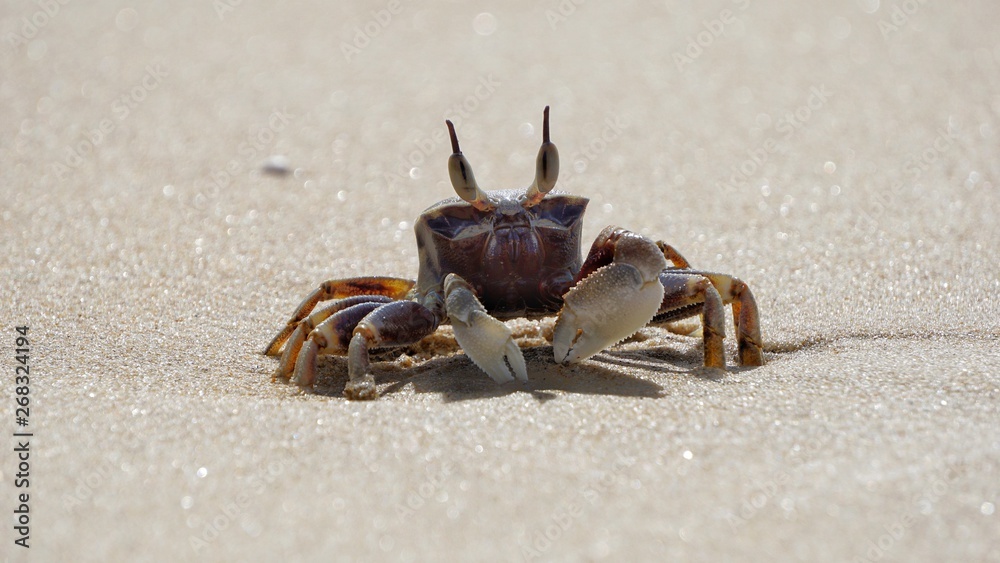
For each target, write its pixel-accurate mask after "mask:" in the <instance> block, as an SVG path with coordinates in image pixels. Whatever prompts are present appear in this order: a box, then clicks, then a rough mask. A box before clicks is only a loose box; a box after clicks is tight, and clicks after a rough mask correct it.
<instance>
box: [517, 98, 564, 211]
mask: <svg viewBox="0 0 1000 563" xmlns="http://www.w3.org/2000/svg"><path fill="white" fill-rule="evenodd" d="M557 178H559V151H558V150H557V149H556V145H555V143H553V142H552V141H550V140H549V106H545V117H544V118H543V120H542V146H541V147H540V148H539V149H538V158H536V159H535V181H534V182H533V183H532V184H531V187H529V188H528V192H527V193H526V194H525V196H524V202H523V204H522V205H523V206H524V207H525V208H528V207H532V206H534V205H538V202H540V201H542V198H544V197H545V194H547V193H549V192H550V191H552V188H554V187H555V186H556V179H557Z"/></svg>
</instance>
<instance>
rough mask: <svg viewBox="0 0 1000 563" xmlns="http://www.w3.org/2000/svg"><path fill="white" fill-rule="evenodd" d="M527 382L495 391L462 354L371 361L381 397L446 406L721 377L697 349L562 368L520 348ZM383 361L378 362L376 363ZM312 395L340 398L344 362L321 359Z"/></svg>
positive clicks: (604, 357) (657, 389) (649, 388)
mask: <svg viewBox="0 0 1000 563" xmlns="http://www.w3.org/2000/svg"><path fill="white" fill-rule="evenodd" d="M522 352H523V354H524V359H525V362H526V363H527V366H528V374H529V377H530V380H529V381H528V382H526V383H522V382H520V381H512V382H510V383H506V384H503V385H498V384H497V383H495V382H494V381H493V380H492V379H490V378H489V377H488V376H487V375H486V374H485V373H484V372H483V371H482V370H480V369H479V368H478V367H476V365H475V364H473V363H472V362H471V361H470V360H469V358H468V357H466V356H465V355H464V354H454V355H450V356H444V357H434V358H430V359H428V360H426V361H423V362H421V363H419V364H418V365H415V366H407V367H402V366H400V365H398V363H397V362H394V361H393V357H392V356H385V357H384V358H379V357H373V358H372V359H373V362H372V371H373V372H374V375H375V383H376V385H377V386H378V392H379V395H380V396H386V395H393V394H397V393H403V392H407V387H410V388H412V390H413V392H416V393H436V394H439V395H441V397H443V398H444V400H445V401H446V402H453V401H466V400H473V399H483V398H491V397H502V396H505V395H510V394H513V393H518V392H526V393H529V394H531V395H532V396H533V397H534V398H535V399H536V400H537V401H539V402H545V401H548V400H551V399H554V398H556V397H558V396H559V395H560V394H561V393H576V394H584V395H607V396H621V397H646V398H657V397H662V396H665V395H666V394H668V392H667V391H666V390H665V388H664V386H662V385H660V384H659V383H657V382H655V381H652V380H650V379H647V378H643V377H636V376H634V375H631V374H630V373H629V372H635V371H641V372H643V373H647V374H648V373H650V372H654V373H656V374H662V376H665V377H666V378H667V379H676V378H682V377H697V378H699V379H703V380H710V381H718V380H721V379H723V378H724V377H725V375H726V371H724V370H719V369H711V368H704V367H702V363H701V362H702V356H701V351H700V349H693V350H688V351H678V350H676V349H673V348H645V349H642V350H611V351H605V352H603V353H601V354H598V355H597V356H594V357H593V358H591V360H589V361H587V362H583V363H580V364H574V365H570V366H564V365H559V364H556V363H555V362H554V361H553V359H552V346H535V347H530V348H523V349H522ZM380 359H381V360H383V361H377V360H380ZM317 368H318V369H317V372H318V373H317V376H318V377H317V380H316V385H315V387H314V388H313V393H314V394H318V395H324V396H331V397H339V396H341V395H342V393H343V390H344V386H345V384H346V383H347V359H346V358H344V357H340V356H321V357H320V358H319V365H318V366H317Z"/></svg>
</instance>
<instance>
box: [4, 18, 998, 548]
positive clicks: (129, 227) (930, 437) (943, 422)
mask: <svg viewBox="0 0 1000 563" xmlns="http://www.w3.org/2000/svg"><path fill="white" fill-rule="evenodd" d="M43 4H46V3H44V2H42V3H39V4H35V3H13V2H8V3H7V5H6V8H5V9H4V10H3V16H2V17H0V36H2V37H3V38H4V41H3V43H2V48H3V54H2V55H0V121H2V124H3V127H4V133H3V134H2V135H0V163H2V166H0V199H2V201H3V203H2V204H0V232H2V241H3V250H4V251H3V253H2V254H0V293H2V295H3V296H4V299H2V300H0V319H2V321H3V323H2V326H3V329H2V330H3V337H2V338H0V342H2V343H3V344H2V347H0V357H2V358H3V360H2V361H0V365H3V366H4V368H3V369H4V371H5V373H6V374H7V375H5V376H4V378H3V391H4V393H3V396H4V397H5V398H6V399H5V405H6V406H4V407H3V408H2V409H0V412H2V413H3V416H2V417H0V420H2V423H0V427H2V428H3V429H4V431H6V432H9V433H10V434H11V437H10V438H9V439H8V440H7V446H5V448H6V452H7V453H5V454H4V455H3V458H2V459H3V462H2V465H0V491H3V493H2V499H0V507H2V509H3V511H4V513H5V514H7V517H6V518H5V520H4V522H6V524H5V525H4V533H3V536H2V537H3V544H2V546H0V559H3V560H10V561H56V560H64V561H65V560H75V561H126V560H127V561H131V560H149V561H174V560H179V559H194V558H201V559H204V560H211V561H238V560H243V561H254V560H261V561H265V560H268V561H273V560H276V559H278V558H282V559H286V560H295V561H299V560H307V561H308V560H315V561H328V560H331V559H333V560H358V561H362V560H363V561H371V560H403V561H430V560H445V559H449V560H467V561H488V560H489V561H492V560H518V559H528V560H532V559H538V560H553V561H580V560H586V561H592V560H608V561H625V560H658V561H662V560H682V561H686V560H690V561H726V560H766V561H774V560H780V561H786V560H803V561H874V560H880V561H914V560H923V561H945V560H947V561H998V560H1000V514H997V504H998V503H1000V500H998V491H1000V485H998V483H1000V424H998V422H1000V417H998V414H997V401H998V398H1000V375H998V374H1000V355H998V354H997V351H996V342H997V338H998V336H1000V307H998V305H997V300H996V296H997V294H998V292H1000V274H998V268H997V263H998V262H1000V222H998V220H997V214H998V212H1000V197H998V187H997V186H998V184H1000V159H998V157H997V154H998V150H997V149H998V136H1000V96H998V94H997V92H998V91H1000V43H998V42H997V38H996V37H997V36H996V33H995V31H996V30H995V24H994V23H993V22H994V21H995V20H996V16H997V15H998V12H997V8H996V6H995V4H993V3H990V2H985V1H982V2H965V3H962V4H961V5H960V6H946V5H943V4H936V3H916V2H898V3H893V2H891V1H887V2H882V3H879V2H878V0H863V1H859V2H846V3H838V4H837V5H834V3H830V4H829V5H827V4H823V5H820V4H819V3H811V4H801V5H800V4H795V5H791V4H788V3H784V2H756V1H754V2H750V1H747V2H741V1H735V2H715V3H711V4H706V5H698V6H689V5H686V4H683V3H679V2H668V3H666V4H663V3H661V4H660V5H657V6H652V5H649V4H639V3H635V4H622V3H615V4H614V5H611V4H607V5H605V4H601V3H591V2H587V3H572V2H569V1H568V0H567V1H564V2H558V3H557V2H555V1H552V2H545V3H541V4H537V3H528V2H519V3H514V4H513V5H508V4H509V3H508V4H505V5H504V6H503V7H493V8H490V7H486V6H472V5H465V4H461V5H459V4H448V5H435V6H417V5H413V4H410V3H408V2H402V1H399V2H397V1H396V0H393V1H392V2H372V3H368V4H352V5H343V6H340V5H338V6H337V7H334V6H333V5H332V4H322V3H302V2H292V3H286V4H282V5H281V6H280V7H261V6H258V5H254V4H251V3H245V2H244V3H240V2H235V1H232V0H220V1H219V2H215V3H214V5H213V4H212V3H207V2H173V3H170V4H169V5H168V6H162V7H160V6H145V5H141V6H133V7H129V6H126V5H123V4H120V3H113V2H88V3H75V2H73V3H65V4H64V3H59V2H50V3H49V4H51V6H48V10H49V12H48V13H46V12H45V8H44V7H43ZM46 5H47V4H46ZM545 105H550V106H551V107H552V110H551V111H552V138H553V140H554V141H555V142H556V144H557V145H558V146H559V149H560V152H561V155H562V162H563V167H562V170H563V171H562V175H561V177H560V181H559V188H561V189H563V190H566V191H570V192H572V193H576V194H579V195H582V196H585V197H588V198H590V200H591V203H590V209H589V212H588V214H587V216H586V219H585V228H584V235H585V240H586V241H590V240H592V239H593V237H594V236H595V235H596V234H597V233H598V232H599V231H600V229H601V228H603V227H604V226H605V225H608V224H618V225H623V226H626V227H628V228H631V229H633V230H635V231H637V232H640V233H642V234H645V235H648V236H650V237H653V238H656V239H664V240H667V241H668V242H670V243H671V244H673V245H674V246H675V247H676V248H678V249H679V250H680V251H681V252H682V253H684V255H685V256H686V257H687V258H688V259H689V260H690V261H691V262H692V263H694V264H695V265H696V266H697V267H700V268H704V269H709V270H716V271H723V272H728V273H732V274H734V275H737V276H739V277H741V278H742V279H744V280H745V281H746V282H747V283H748V284H750V286H751V287H752V288H753V291H754V292H755V294H756V296H757V300H758V303H759V305H760V309H761V314H762V326H763V331H764V339H765V343H766V360H767V364H766V365H765V366H763V367H760V368H757V369H740V368H737V367H734V366H732V365H731V366H730V367H729V369H728V370H726V371H725V372H722V373H720V372H713V371H710V370H708V371H706V370H704V369H701V368H700V367H699V365H700V361H701V347H700V346H701V344H700V339H699V338H697V337H693V336H685V335H682V334H676V333H673V332H669V331H666V330H663V329H644V330H643V331H641V332H640V333H639V334H638V335H637V336H636V337H634V338H632V339H630V340H629V341H627V342H625V343H624V344H622V345H620V346H617V347H614V348H612V349H610V350H609V351H607V352H605V353H602V354H600V355H598V356H596V357H595V358H594V359H593V360H590V361H587V362H585V363H582V364H579V365H575V366H572V367H563V366H558V365H555V364H554V363H553V361H552V349H551V346H550V345H549V344H548V343H547V342H545V340H544V338H543V336H544V332H545V326H546V325H545V323H524V322H521V323H517V322H512V323H511V326H512V327H514V329H515V330H516V332H517V334H518V335H519V341H520V342H521V344H522V345H523V346H524V355H525V358H526V360H527V363H528V370H529V373H530V375H531V378H532V381H531V382H530V384H528V385H521V384H517V383H514V384H509V385H505V386H497V385H496V384H494V383H493V382H492V381H491V380H490V379H489V378H488V377H486V376H485V375H484V374H483V373H482V372H480V371H479V370H478V369H476V368H475V366H473V365H472V364H471V362H470V361H469V360H468V359H467V358H466V357H465V356H464V355H463V354H461V353H460V352H459V350H458V348H457V346H456V345H455V344H454V342H453V340H451V339H450V337H449V336H448V333H447V331H443V332H442V333H441V334H439V335H437V336H436V337H435V338H436V340H435V341H434V342H432V343H430V344H427V345H425V346H424V347H417V348H411V349H408V350H405V351H403V352H402V353H403V354H405V355H403V356H397V355H387V356H380V357H379V359H380V361H379V362H377V363H376V364H375V370H376V380H377V384H378V387H379V391H380V393H381V395H382V396H381V398H379V399H378V400H377V401H374V402H364V403H363V402H350V401H347V400H345V399H344V398H343V397H342V396H341V391H342V389H343V386H344V383H345V381H346V362H345V361H344V360H343V358H329V359H324V360H322V361H321V362H320V369H319V374H320V380H319V384H318V385H317V388H316V390H315V392H313V393H302V392H300V391H299V390H298V389H297V388H295V387H294V386H292V385H288V384H285V383H281V382H279V383H272V382H271V380H270V374H271V372H272V371H273V370H274V368H275V366H276V360H274V359H272V358H267V357H264V356H262V355H261V354H260V352H261V350H262V348H263V347H264V345H265V344H266V343H267V342H268V341H269V340H270V338H271V337H272V336H273V335H274V333H275V332H276V331H277V330H278V329H279V328H280V327H281V325H282V324H283V323H284V322H285V321H286V320H287V317H288V316H289V315H290V314H291V312H292V311H293V309H294V308H295V306H296V305H297V304H298V303H299V301H300V300H301V299H302V297H303V296H304V295H306V294H307V293H308V292H309V291H311V290H312V289H313V288H314V287H316V285H317V284H318V283H319V282H320V281H322V280H324V279H328V278H336V277H347V276H355V275H364V274H378V275H390V276H402V277H413V276H415V274H416V271H417V254H416V246H415V243H414V240H413V233H412V227H413V221H414V219H415V218H416V217H417V215H418V214H419V213H420V212H421V211H422V210H423V209H424V208H426V207H427V206H429V205H431V204H432V203H434V202H435V201H437V200H439V199H443V198H445V197H449V196H451V195H452V193H453V192H452V190H451V187H450V185H449V183H448V178H447V172H446V166H445V163H446V159H447V156H448V154H449V153H450V148H449V147H448V144H447V138H446V136H445V134H446V130H445V127H444V123H443V121H444V119H446V118H450V119H452V120H453V121H455V124H456V126H457V127H458V130H459V135H460V136H461V140H462V148H463V150H464V152H465V154H466V155H467V156H468V158H469V160H470V161H471V163H472V165H473V167H474V170H475V173H476V176H477V178H478V179H479V182H480V183H481V184H482V185H483V186H484V187H486V188H489V189H493V188H506V187H519V186H524V185H527V184H528V183H529V182H530V181H531V178H532V174H533V162H534V157H535V152H536V151H537V148H538V142H539V139H540V131H539V129H540V125H541V115H542V108H543V107H544V106H545ZM274 157H278V158H274ZM17 326H27V327H29V330H28V339H29V348H30V358H29V360H28V361H29V365H30V370H31V371H30V376H31V377H30V394H29V397H30V417H29V420H28V425H27V426H25V427H19V426H17V424H16V418H15V410H14V409H15V405H14V398H15V397H16V396H17V395H16V392H17V391H16V389H15V387H16V386H15V380H14V371H15V368H16V367H17V365H19V364H18V363H17V360H16V358H15V356H16V355H17V353H16V352H15V347H16V336H17V334H16V332H15V327H17ZM728 330H729V331H730V334H731V330H732V327H731V325H730V326H729V329H728ZM727 347H728V348H727V349H728V351H729V358H730V361H731V359H732V353H733V351H734V342H733V338H728V339H727ZM431 352H436V353H431ZM18 431H27V432H31V433H32V434H33V436H31V437H30V439H29V448H28V449H29V450H30V456H29V461H28V464H29V475H30V477H29V480H30V485H29V486H28V487H20V488H19V487H17V486H16V484H17V482H18V481H19V479H20V478H19V477H18V476H17V474H18V473H19V472H20V470H19V468H18V463H19V460H18V459H17V457H16V456H17V455H18V454H17V452H16V451H15V448H17V447H18V443H19V442H18V440H20V439H22V438H18V439H15V437H14V436H12V434H13V433H14V432H18ZM18 494H28V495H29V502H28V503H27V505H28V509H29V510H30V523H29V527H30V530H29V534H30V539H29V542H30V545H31V547H30V549H27V550H26V549H23V548H21V547H19V546H17V545H15V544H14V540H15V539H17V538H18V537H19V535H20V534H19V532H18V531H16V530H13V523H14V518H15V517H17V516H18V515H16V514H14V513H13V511H14V510H17V509H18V507H19V506H20V504H21V503H20V501H19V499H18V498H17V495H18Z"/></svg>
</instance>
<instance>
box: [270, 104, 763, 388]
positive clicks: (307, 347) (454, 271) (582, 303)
mask: <svg viewBox="0 0 1000 563" xmlns="http://www.w3.org/2000/svg"><path fill="white" fill-rule="evenodd" d="M446 124H447V125H448V132H449V134H450V136H451V146H452V152H453V154H452V155H451V157H450V158H449V160H448V172H449V176H450V177H451V182H452V185H453V186H454V188H455V191H456V192H457V194H458V197H452V198H449V199H446V200H443V201H441V202H438V203H437V204H435V205H433V206H431V207H430V208H428V209H427V210H426V211H424V212H423V213H422V214H421V215H420V217H419V219H418V220H417V222H416V224H415V226H414V230H415V231H416V235H417V248H418V250H419V256H420V267H419V271H418V274H417V279H416V281H414V280H406V279H400V278H390V277H361V278H348V279H335V280H329V281H325V282H323V283H322V284H320V286H319V287H318V288H317V289H316V290H314V291H313V292H312V293H310V294H309V295H308V296H307V297H306V298H305V299H304V300H303V301H302V303H301V304H300V305H299V307H298V308H297V309H296V310H295V313H294V314H293V315H292V318H291V320H289V321H288V323H287V324H286V325H285V327H284V328H283V329H282V330H281V331H280V332H279V333H278V334H277V336H275V337H274V339H273V340H272V341H271V343H270V344H269V345H268V346H267V349H266V350H265V352H264V353H265V354H267V355H271V356H274V355H278V354H279V353H281V359H280V362H279V364H278V368H277V370H276V371H275V374H274V377H275V378H278V377H281V378H283V379H288V378H294V380H295V382H296V383H298V385H300V386H302V387H311V386H312V385H313V383H314V382H315V380H316V359H317V355H318V354H345V353H346V354H347V357H348V376H349V379H348V382H347V385H346V387H345V388H344V395H345V396H347V397H348V398H350V399H374V398H375V397H376V396H377V391H376V388H375V380H374V377H373V376H372V373H371V369H370V364H369V359H368V351H369V350H370V349H373V348H388V347H397V346H406V345H409V344H413V343H416V342H418V341H419V340H421V339H422V338H424V337H425V336H427V335H429V334H431V333H432V332H434V331H435V330H436V329H437V327H438V325H440V324H442V323H446V322H447V323H451V325H452V327H453V328H454V331H455V339H456V340H457V341H458V344H459V345H460V346H461V347H462V349H463V350H464V351H465V354H466V355H467V356H468V357H469V359H471V360H472V361H473V362H474V363H475V364H476V365H477V366H479V367H480V368H481V369H482V370H483V371H485V372H486V373H487V374H488V375H489V376H490V377H491V378H493V380H495V381H496V382H497V383H506V382H508V381H512V380H513V379H514V378H515V377H516V378H517V379H519V380H521V381H527V379H528V372H527V368H526V366H525V363H524V358H523V356H522V355H521V350H520V349H519V348H518V346H517V344H516V343H515V342H514V340H513V338H512V337H511V331H510V329H509V328H508V327H507V326H506V325H505V324H504V323H502V322H501V321H500V320H498V319H506V318H513V317H518V316H528V317H535V316H544V315H551V314H557V315H558V317H557V320H556V324H555V329H554V333H553V353H554V356H555V360H556V362H558V363H563V364H567V363H574V362H579V361H582V360H586V359H587V358H590V357H591V356H593V355H594V354H597V353H598V352H600V351H601V350H603V349H605V348H607V347H608V346H611V345H613V344H615V343H617V342H619V341H621V340H623V339H625V338H626V337H628V336H630V335H631V334H633V333H635V332H636V331H637V330H639V329H640V328H642V327H643V326H646V325H647V324H650V323H666V322H671V321H676V320H679V319H682V318H686V317H690V316H694V315H698V314H700V315H701V316H702V319H703V320H702V323H703V331H702V333H703V337H704V357H705V365H706V366H710V367H719V368H724V367H725V359H724V354H723V345H722V340H723V338H724V337H725V318H724V309H723V307H724V305H725V304H732V308H733V319H734V324H735V327H736V339H737V361H738V362H739V363H740V364H741V365H744V366H759V365H762V364H763V361H764V359H763V354H762V352H761V336H760V326H759V322H758V314H757V305H756V303H755V301H754V298H753V294H752V293H751V292H750V288H749V287H747V285H746V284H745V283H743V282H742V281H740V280H738V279H736V278H735V277H733V276H729V275H725V274H717V273H711V272H704V271H700V270H695V269H692V268H691V267H690V265H689V264H688V262H687V260H685V259H684V258H683V257H682V256H681V255H680V253H678V252H677V251H676V250H675V249H674V248H673V247H671V246H670V245H668V244H666V243H663V242H653V241H652V240H650V239H648V238H646V237H644V236H641V235H639V234H636V233H633V232H630V231H628V230H625V229H622V228H620V227H615V226H609V227H607V228H605V229H604V230H603V231H602V232H601V233H600V235H599V236H598V237H597V240H595V241H594V243H593V245H592V247H591V249H590V253H589V254H588V255H587V258H586V260H581V247H580V235H581V230H582V226H583V225H582V218H583V214H584V211H585V209H586V207H587V203H588V200H587V199H586V198H583V197H580V196H575V195H571V194H566V193H561V192H554V191H552V188H553V187H555V183H556V178H557V177H558V175H559V153H558V151H557V150H556V147H555V145H554V144H553V143H552V142H551V141H550V140H549V108H548V107H546V108H545V112H544V118H543V125H542V146H541V148H540V149H539V151H538V157H537V159H536V169H535V181H534V183H532V184H531V186H529V187H528V188H526V189H522V190H499V191H489V192H486V191H483V190H482V189H480V188H479V186H478V184H477V183H476V180H475V177H474V176H473V174H472V168H471V167H470V166H469V162H468V160H466V158H465V156H464V155H463V154H462V151H461V149H460V148H459V146H458V137H457V136H456V134H455V128H454V126H453V125H452V123H451V122H450V121H446ZM668 261H669V262H670V263H671V265H670V266H668V264H667V262H668ZM331 299H332V300H334V301H333V303H332V304H330V305H329V306H327V307H326V308H323V309H320V310H318V311H315V312H314V311H313V310H314V309H315V307H316V305H317V304H318V303H319V302H321V301H327V300H331ZM283 344H284V348H283V349H282V345H283ZM511 371H513V375H511Z"/></svg>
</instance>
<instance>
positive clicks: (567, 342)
mask: <svg viewBox="0 0 1000 563" xmlns="http://www.w3.org/2000/svg"><path fill="white" fill-rule="evenodd" d="M665 267H666V261H665V260H664V258H663V254H662V253H660V252H659V250H658V249H657V248H656V246H655V244H653V243H652V242H651V241H649V240H648V239H646V238H645V237H641V236H638V235H634V234H631V236H627V237H622V238H621V239H620V240H619V241H618V242H617V244H616V247H615V251H614V261H613V262H612V263H611V264H608V265H606V266H603V267H601V268H598V269H597V270H595V271H594V272H593V273H591V274H590V275H589V276H587V277H585V278H584V279H582V280H580V282H579V283H577V284H576V286H574V287H573V289H571V290H570V291H569V292H568V293H567V294H566V295H565V296H564V297H563V308H562V310H561V311H560V312H559V318H558V319H557V320H556V326H555V331H554V334H553V339H552V351H553V353H554V355H555V360H556V362H557V363H560V364H571V363H574V362H579V361H583V360H586V359H587V358H589V357H591V356H593V355H594V354H597V353H598V352H600V351H601V350H604V349H605V348H607V347H608V346H611V345H613V344H616V343H618V342H620V341H622V340H624V339H625V338H627V337H629V336H631V335H632V334H634V333H635V332H636V331H637V330H639V329H640V328H642V327H644V326H645V325H647V324H648V323H649V321H651V320H653V317H654V316H655V315H656V312H657V311H658V310H659V308H660V304H661V303H662V301H663V284H661V283H660V279H659V272H660V271H661V270H662V269H663V268H665Z"/></svg>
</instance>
